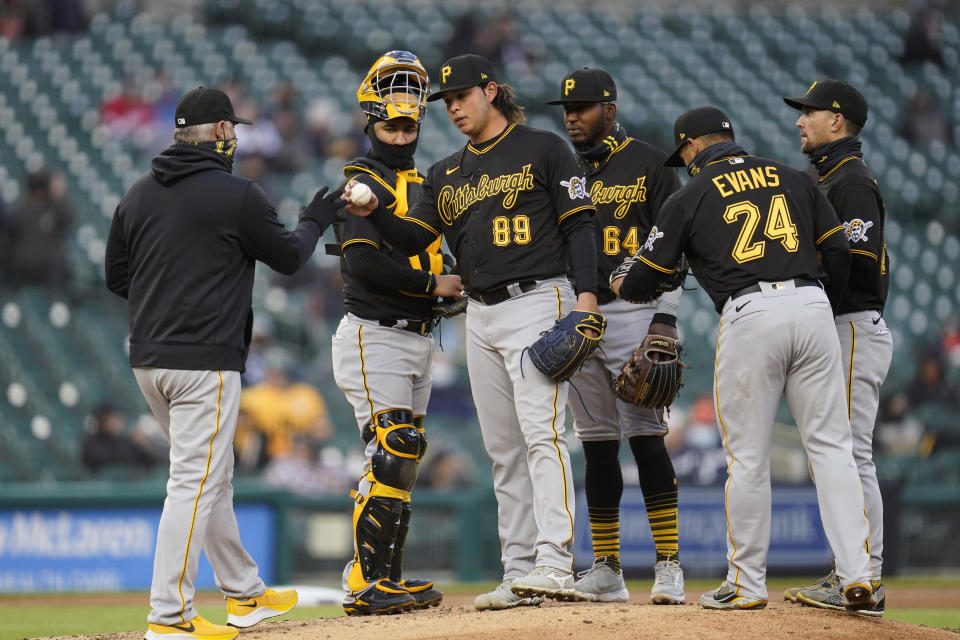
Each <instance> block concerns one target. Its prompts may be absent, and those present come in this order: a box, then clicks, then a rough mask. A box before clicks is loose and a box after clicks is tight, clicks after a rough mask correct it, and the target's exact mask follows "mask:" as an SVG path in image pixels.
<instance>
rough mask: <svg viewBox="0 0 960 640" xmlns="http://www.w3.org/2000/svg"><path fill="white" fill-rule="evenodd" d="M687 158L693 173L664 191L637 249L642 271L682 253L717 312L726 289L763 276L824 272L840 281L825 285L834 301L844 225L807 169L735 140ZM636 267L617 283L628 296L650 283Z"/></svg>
mask: <svg viewBox="0 0 960 640" xmlns="http://www.w3.org/2000/svg"><path fill="white" fill-rule="evenodd" d="M691 166H692V167H693V172H694V173H695V175H694V177H693V178H692V179H691V180H690V181H689V182H688V183H687V184H686V185H684V186H683V187H682V188H681V189H680V190H679V191H677V192H676V193H674V194H673V195H672V196H670V198H668V199H667V201H666V202H665V203H664V205H663V207H662V208H661V209H660V212H659V214H658V215H657V220H656V224H655V225H654V227H653V228H652V229H651V230H650V233H649V235H648V236H647V238H645V241H644V244H643V246H642V247H641V249H640V253H639V255H638V257H639V259H640V261H641V262H642V263H643V264H645V265H647V266H648V267H650V269H648V270H646V271H648V272H650V273H651V274H652V275H655V272H659V273H660V274H661V275H662V274H664V273H668V272H670V271H672V269H673V266H674V265H675V264H676V262H677V260H678V259H679V258H680V255H681V253H686V256H687V259H688V260H689V261H690V266H691V270H692V271H693V272H694V274H695V275H696V277H697V282H699V283H700V284H701V285H702V286H703V288H704V289H705V290H706V292H707V293H708V294H709V295H710V297H711V298H712V299H713V302H714V304H715V306H716V308H717V311H718V312H719V311H720V310H721V309H722V307H723V304H724V303H725V302H726V300H727V299H728V298H729V297H730V295H731V294H733V293H736V292H737V291H739V290H741V289H744V288H746V287H749V286H751V285H754V284H756V283H757V282H759V281H761V280H764V281H781V280H788V279H790V278H803V279H809V280H817V279H825V278H826V276H827V274H828V273H829V275H830V276H831V279H836V280H841V281H842V282H840V283H839V285H838V284H837V283H836V282H833V283H831V285H830V286H828V294H830V293H831V292H833V295H831V301H833V300H835V299H836V297H837V296H838V295H839V293H842V289H843V287H844V286H845V281H846V276H847V269H848V266H849V249H848V248H847V243H846V239H845V238H844V235H843V227H842V226H841V225H840V222H839V221H838V220H837V215H836V213H835V212H834V211H833V208H832V207H831V206H830V203H829V202H828V201H827V199H826V197H824V195H823V194H822V193H821V192H820V191H819V189H817V187H816V186H815V185H814V183H813V180H812V179H811V178H810V177H809V176H808V175H806V174H804V173H802V172H800V171H797V170H796V169H793V168H791V167H789V166H787V165H784V164H781V163H779V162H774V161H773V160H767V159H765V158H759V157H756V156H751V155H747V153H746V152H745V151H743V149H742V148H741V147H740V146H739V145H737V144H735V143H732V142H728V143H721V144H716V145H713V146H711V147H708V148H707V149H705V150H704V151H703V152H701V153H700V154H699V155H698V156H697V157H696V158H695V159H694V161H693V164H692V165H691ZM818 253H820V254H821V255H822V257H823V261H824V265H823V266H821V263H820V260H819V259H818ZM824 266H825V267H826V270H825V269H824ZM833 266H836V268H833ZM634 271H638V270H637V269H634V270H632V271H631V273H630V277H628V278H627V279H625V280H624V282H623V283H622V286H623V287H626V289H625V290H624V291H622V292H621V295H623V296H624V297H626V298H627V299H629V298H630V297H631V296H632V295H634V291H635V288H636V287H637V286H638V285H639V288H640V290H641V291H645V290H646V289H647V288H653V287H648V283H646V282H643V280H644V279H645V278H642V277H641V278H633V272H634ZM640 273H641V274H642V273H643V271H642V270H640ZM655 283H656V280H654V284H655ZM838 286H839V289H838V288H837V287H838ZM837 292H839V293H837Z"/></svg>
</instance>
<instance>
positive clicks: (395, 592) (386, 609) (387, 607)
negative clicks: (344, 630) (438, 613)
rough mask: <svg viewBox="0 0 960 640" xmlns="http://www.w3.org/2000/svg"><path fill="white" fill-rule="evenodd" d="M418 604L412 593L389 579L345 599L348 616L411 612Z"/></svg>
mask: <svg viewBox="0 0 960 640" xmlns="http://www.w3.org/2000/svg"><path fill="white" fill-rule="evenodd" d="M416 604H417V601H416V599H415V598H414V597H413V596H412V595H410V592H409V591H407V590H406V589H404V588H403V587H401V586H400V585H398V584H397V583H395V582H390V581H389V580H387V579H383V580H378V581H376V582H374V583H373V584H371V585H370V586H369V587H367V588H366V589H364V590H363V591H359V592H350V593H348V594H347V595H346V596H344V598H343V610H344V611H346V612H347V615H348V616H377V615H384V614H392V613H405V612H407V611H411V610H412V609H413V608H414V607H415V606H416Z"/></svg>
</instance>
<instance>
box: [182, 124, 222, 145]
mask: <svg viewBox="0 0 960 640" xmlns="http://www.w3.org/2000/svg"><path fill="white" fill-rule="evenodd" d="M216 126H217V123H216V122H207V123H206V124H195V125H192V126H190V127H180V128H178V129H174V131H173V141H174V142H188V143H191V144H196V143H198V142H209V141H210V140H213V139H214V137H215V136H214V135H213V129H214V127H216Z"/></svg>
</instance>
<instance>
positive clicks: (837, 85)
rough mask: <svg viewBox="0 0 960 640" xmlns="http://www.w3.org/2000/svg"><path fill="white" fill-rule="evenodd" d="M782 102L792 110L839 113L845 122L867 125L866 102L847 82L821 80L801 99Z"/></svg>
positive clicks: (831, 79) (829, 79) (786, 99)
mask: <svg viewBox="0 0 960 640" xmlns="http://www.w3.org/2000/svg"><path fill="white" fill-rule="evenodd" d="M783 101H784V102H786V103H787V104H788V105H790V106H791V107H793V108H794V109H800V110H803V108H804V107H809V108H811V109H817V110H826V111H833V112H834V113H841V114H843V117H844V118H846V119H847V120H849V121H851V122H853V123H854V124H856V125H858V126H861V127H862V126H863V125H865V124H866V123H867V100H866V98H864V97H863V94H862V93H860V92H859V91H857V89H856V88H855V87H854V86H853V85H852V84H850V83H848V82H843V81H842V80H834V79H833V78H823V79H821V80H817V81H816V82H814V83H813V84H812V85H810V88H809V89H807V95H805V96H803V97H802V98H784V99H783Z"/></svg>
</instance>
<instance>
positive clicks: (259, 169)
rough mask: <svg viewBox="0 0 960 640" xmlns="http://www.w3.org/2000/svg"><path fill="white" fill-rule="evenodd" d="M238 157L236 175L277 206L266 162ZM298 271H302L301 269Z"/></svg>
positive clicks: (247, 155)
mask: <svg viewBox="0 0 960 640" xmlns="http://www.w3.org/2000/svg"><path fill="white" fill-rule="evenodd" d="M244 139H246V136H244ZM239 147H240V144H239V142H238V144H237V149H238V150H239ZM238 156H239V157H238V160H237V162H238V163H239V165H240V167H239V170H238V171H237V175H239V176H241V177H243V178H247V179H248V180H253V181H254V182H256V183H257V184H259V185H260V188H261V189H263V192H264V193H265V194H267V200H269V201H270V202H271V203H272V204H273V206H277V202H278V201H277V189H276V188H275V187H274V186H273V179H272V178H271V177H270V173H269V172H268V171H267V161H266V160H265V159H264V157H263V155H261V154H260V153H245V154H243V155H240V154H238ZM300 271H303V269H301V270H300ZM298 273H299V272H298ZM289 277H292V276H289Z"/></svg>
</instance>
